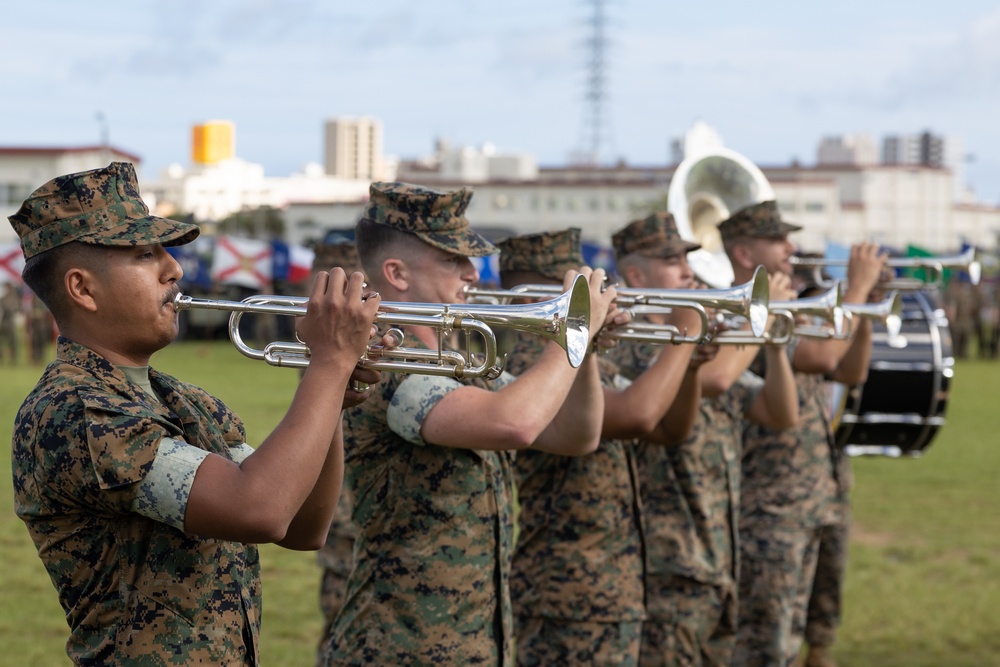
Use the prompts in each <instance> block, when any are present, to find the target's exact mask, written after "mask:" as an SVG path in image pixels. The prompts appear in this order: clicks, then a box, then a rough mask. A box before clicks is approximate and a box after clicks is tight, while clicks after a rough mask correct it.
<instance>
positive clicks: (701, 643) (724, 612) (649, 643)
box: [639, 574, 737, 667]
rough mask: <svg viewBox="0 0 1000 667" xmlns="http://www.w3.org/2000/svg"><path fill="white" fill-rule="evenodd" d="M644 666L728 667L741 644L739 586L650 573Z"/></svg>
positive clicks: (643, 634)
mask: <svg viewBox="0 0 1000 667" xmlns="http://www.w3.org/2000/svg"><path fill="white" fill-rule="evenodd" d="M646 612H647V614H648V618H647V619H646V621H645V622H644V623H643V624H642V647H641V649H640V652H639V665H640V666H641V667H725V666H727V665H729V660H730V658H731V657H732V653H733V647H734V646H735V644H736V614H737V604H736V590H735V587H734V585H732V584H731V585H729V586H711V585H708V584H703V583H701V582H698V581H695V580H693V579H688V578H686V577H675V576H657V575H649V574H647V575H646Z"/></svg>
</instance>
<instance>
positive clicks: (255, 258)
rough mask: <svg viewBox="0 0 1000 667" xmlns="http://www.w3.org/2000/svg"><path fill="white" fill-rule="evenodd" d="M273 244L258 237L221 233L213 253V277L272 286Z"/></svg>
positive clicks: (253, 286) (252, 285)
mask: <svg viewBox="0 0 1000 667" xmlns="http://www.w3.org/2000/svg"><path fill="white" fill-rule="evenodd" d="M271 277H272V257H271V244H270V243H268V242H267V241H258V240H256V239H242V238H238V237H235V236H220V237H218V238H217V239H216V240H215V252H214V254H213V256H212V280H214V281H216V282H217V283H220V284H223V285H242V286H243V287H249V288H250V289H257V290H265V289H270V288H271Z"/></svg>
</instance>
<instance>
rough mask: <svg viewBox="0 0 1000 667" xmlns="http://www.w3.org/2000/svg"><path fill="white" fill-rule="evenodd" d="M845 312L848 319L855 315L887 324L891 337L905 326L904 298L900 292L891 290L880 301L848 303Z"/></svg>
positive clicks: (886, 328) (886, 327)
mask: <svg viewBox="0 0 1000 667" xmlns="http://www.w3.org/2000/svg"><path fill="white" fill-rule="evenodd" d="M844 312H845V313H846V314H847V317H848V319H851V318H853V317H868V318H871V319H874V320H878V321H880V322H882V323H883V324H885V330H886V333H887V334H888V336H889V338H895V337H896V336H898V335H899V332H900V330H901V329H902V327H903V298H902V297H901V296H900V295H899V293H898V292H895V291H894V292H889V294H888V295H886V297H885V298H884V299H882V300H881V301H879V302H878V303H847V304H844Z"/></svg>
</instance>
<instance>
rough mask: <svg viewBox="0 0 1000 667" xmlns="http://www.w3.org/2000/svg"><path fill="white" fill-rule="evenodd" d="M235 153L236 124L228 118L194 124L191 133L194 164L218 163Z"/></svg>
mask: <svg viewBox="0 0 1000 667" xmlns="http://www.w3.org/2000/svg"><path fill="white" fill-rule="evenodd" d="M235 155H236V126H235V125H233V123H232V122H231V121H228V120H209V121H206V122H204V123H202V124H201V125H195V126H194V128H193V131H192V133H191V160H192V161H193V162H194V163H195V164H218V163H219V162H221V161H222V160H228V159H230V158H232V157H234V156H235Z"/></svg>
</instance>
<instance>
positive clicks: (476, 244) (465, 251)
mask: <svg viewBox="0 0 1000 667" xmlns="http://www.w3.org/2000/svg"><path fill="white" fill-rule="evenodd" d="M416 236H417V237H419V238H420V239H422V240H423V241H424V242H425V243H429V244H430V245H432V246H434V247H435V248H440V249H441V250H444V251H445V252H450V253H452V254H453V255H465V256H466V257H487V256H489V255H495V254H497V253H498V252H500V249H499V248H497V247H496V246H495V245H493V244H492V243H490V242H489V241H487V240H486V238H485V237H483V236H480V235H479V234H477V233H476V232H474V231H472V230H471V229H468V230H464V231H462V232H461V233H460V234H458V235H455V234H434V233H431V232H420V233H417V234H416Z"/></svg>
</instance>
